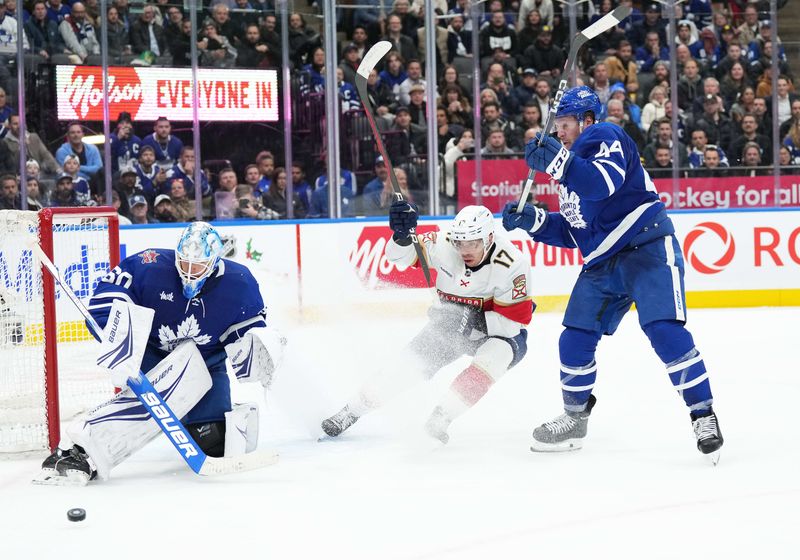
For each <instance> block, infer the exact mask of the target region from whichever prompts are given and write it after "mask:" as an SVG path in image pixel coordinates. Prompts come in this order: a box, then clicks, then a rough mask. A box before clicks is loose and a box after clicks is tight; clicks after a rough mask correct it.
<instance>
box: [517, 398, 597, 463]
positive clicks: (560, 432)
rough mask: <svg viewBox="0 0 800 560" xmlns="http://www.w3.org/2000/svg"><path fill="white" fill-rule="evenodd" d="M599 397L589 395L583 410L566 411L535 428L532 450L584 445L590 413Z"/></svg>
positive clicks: (569, 447)
mask: <svg viewBox="0 0 800 560" xmlns="http://www.w3.org/2000/svg"><path fill="white" fill-rule="evenodd" d="M596 402H597V399H596V398H595V396H594V395H589V401H588V402H587V403H586V409H585V410H583V411H582V412H565V413H564V414H562V415H561V416H558V417H557V418H554V419H553V420H551V421H550V422H545V423H544V424H542V425H541V426H539V427H538V428H536V429H535V430H533V444H532V445H531V451H545V452H548V451H575V450H578V449H580V448H581V447H583V438H585V437H586V432H587V429H588V426H589V415H590V414H591V412H592V408H594V404H595V403H596Z"/></svg>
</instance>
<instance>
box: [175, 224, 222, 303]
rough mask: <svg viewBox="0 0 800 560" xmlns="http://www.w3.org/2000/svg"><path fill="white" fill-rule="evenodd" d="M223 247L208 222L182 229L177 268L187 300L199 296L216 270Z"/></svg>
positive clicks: (176, 252) (176, 255) (177, 253)
mask: <svg viewBox="0 0 800 560" xmlns="http://www.w3.org/2000/svg"><path fill="white" fill-rule="evenodd" d="M222 247H223V243H222V239H221V238H220V236H219V234H218V233H217V230H215V229H214V228H213V227H212V226H211V225H209V224H207V223H205V222H195V223H193V224H191V225H189V226H188V227H187V228H186V229H185V230H183V233H182V234H181V238H180V241H178V247H177V249H176V250H175V268H176V269H177V270H178V275H179V276H180V278H181V282H182V283H183V295H184V296H185V297H186V298H187V299H191V298H193V297H194V296H196V295H197V294H198V292H200V289H201V288H202V287H203V284H205V282H206V280H207V279H208V278H209V277H210V276H211V275H212V274H213V273H214V271H215V270H216V269H217V265H218V264H219V261H220V258H221V255H222Z"/></svg>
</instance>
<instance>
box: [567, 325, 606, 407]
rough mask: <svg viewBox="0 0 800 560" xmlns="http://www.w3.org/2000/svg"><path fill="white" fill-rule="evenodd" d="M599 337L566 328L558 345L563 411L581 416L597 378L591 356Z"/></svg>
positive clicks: (594, 363) (595, 364) (583, 331)
mask: <svg viewBox="0 0 800 560" xmlns="http://www.w3.org/2000/svg"><path fill="white" fill-rule="evenodd" d="M599 341H600V334H599V333H596V332H591V331H585V330H582V329H575V328H572V327H567V328H566V329H564V332H562V333H561V338H560V339H559V341H558V353H559V357H560V359H561V395H562V397H563V399H564V410H567V411H568V412H583V410H585V409H586V403H587V402H588V401H589V395H591V394H592V388H593V387H594V382H595V379H596V378H597V363H596V362H595V361H594V353H595V350H596V349H597V343H598V342H599Z"/></svg>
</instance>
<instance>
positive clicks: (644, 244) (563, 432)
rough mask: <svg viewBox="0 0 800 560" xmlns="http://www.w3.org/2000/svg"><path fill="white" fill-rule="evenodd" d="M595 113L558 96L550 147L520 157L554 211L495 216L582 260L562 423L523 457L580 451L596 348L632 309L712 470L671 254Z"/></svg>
mask: <svg viewBox="0 0 800 560" xmlns="http://www.w3.org/2000/svg"><path fill="white" fill-rule="evenodd" d="M600 108H601V105H600V101H599V99H598V97H597V94H596V93H595V92H594V91H592V90H591V89H589V88H588V87H586V86H580V87H576V88H573V89H570V90H568V91H567V92H565V93H564V95H563V97H562V99H561V103H560V104H559V106H558V111H557V113H556V120H555V125H556V133H557V135H558V140H556V139H555V138H553V137H550V136H548V137H546V138H545V139H544V142H543V144H542V146H539V145H538V142H539V135H537V138H535V139H534V140H532V141H531V142H530V143H529V144H528V145H527V147H526V151H525V158H526V160H527V162H528V165H529V166H530V167H532V168H533V169H535V170H537V171H541V172H545V173H548V174H549V175H551V176H552V177H553V178H554V179H556V180H557V181H559V183H560V185H559V211H558V212H549V213H548V212H546V211H544V210H542V209H540V208H536V207H534V206H532V205H530V204H526V205H525V206H524V207H523V209H522V211H521V212H517V204H516V203H515V202H510V203H508V204H507V205H506V207H505V209H504V211H503V226H504V227H505V228H506V229H507V230H509V231H510V230H513V229H514V228H520V229H523V230H525V231H526V232H527V233H528V235H530V236H531V237H532V238H533V239H535V240H536V241H540V242H542V243H547V244H548V245H555V246H559V247H578V249H580V251H581V254H582V255H583V259H584V266H583V269H582V271H581V273H580V275H579V276H578V279H577V281H576V283H575V286H574V287H573V290H572V294H571V296H570V299H569V304H568V305H567V311H566V313H565V316H564V321H563V324H564V327H565V329H564V331H563V332H562V334H561V338H560V341H559V355H560V359H561V387H562V396H563V400H564V409H565V413H564V414H563V415H561V416H559V417H557V418H556V419H554V420H552V421H550V422H546V423H545V424H543V425H541V426H540V427H538V428H536V429H535V430H534V432H533V445H532V447H531V449H532V450H534V451H567V450H573V449H579V448H580V447H581V446H582V444H583V438H584V437H585V436H586V431H587V430H586V429H587V424H588V418H589V414H590V413H591V411H592V407H593V406H594V404H595V397H594V396H593V395H592V388H593V387H594V383H595V377H596V375H597V364H596V362H595V349H596V347H597V343H598V342H599V340H600V338H601V337H602V336H603V335H604V334H606V335H611V334H614V331H615V330H616V329H617V326H618V325H619V322H620V320H621V319H622V317H623V315H625V313H626V312H627V311H628V310H629V309H630V308H631V305H632V304H633V303H635V304H636V309H637V311H638V314H639V324H640V325H641V328H642V330H643V331H644V332H645V334H646V335H647V337H648V338H649V339H650V344H651V345H652V346H653V349H654V350H655V351H656V354H658V357H659V358H661V360H662V361H663V362H664V364H665V366H666V369H667V374H668V375H669V378H670V381H671V382H672V384H673V386H674V387H675V388H676V389H677V391H678V393H679V394H680V396H681V397H682V398H683V400H684V402H685V403H686V406H687V407H688V408H689V413H690V416H691V419H692V424H693V428H694V432H695V436H696V439H697V447H698V449H699V450H700V451H701V452H703V453H705V454H710V456H711V458H712V461H714V462H715V463H716V461H717V460H718V457H719V449H720V447H721V446H722V442H723V439H722V434H721V433H720V430H719V425H718V423H717V417H716V415H715V414H714V411H713V409H712V406H711V405H712V402H713V399H712V395H711V387H710V385H709V380H708V373H707V372H706V367H705V364H704V363H703V359H702V357H701V355H700V353H699V352H698V350H697V349H696V348H695V345H694V341H693V339H692V335H691V334H690V333H689V331H688V330H687V329H686V327H685V326H684V323H685V322H686V308H685V298H684V285H683V273H684V268H683V267H684V264H683V255H682V253H681V247H680V245H679V244H678V241H677V239H676V238H675V229H674V227H673V225H672V222H671V220H670V218H669V216H667V212H666V210H665V207H664V204H663V203H662V202H661V201H660V200H659V197H658V194H657V192H656V188H655V186H654V185H653V182H652V181H651V180H650V177H649V175H648V174H647V172H646V171H645V170H644V169H643V168H642V165H641V163H640V160H639V153H638V150H637V149H636V145H635V144H634V142H633V141H632V140H631V139H630V137H628V135H627V134H625V132H623V130H622V129H621V128H620V127H618V126H616V125H614V124H611V123H597V122H595V115H596V114H597V113H598V111H600ZM559 140H560V142H559Z"/></svg>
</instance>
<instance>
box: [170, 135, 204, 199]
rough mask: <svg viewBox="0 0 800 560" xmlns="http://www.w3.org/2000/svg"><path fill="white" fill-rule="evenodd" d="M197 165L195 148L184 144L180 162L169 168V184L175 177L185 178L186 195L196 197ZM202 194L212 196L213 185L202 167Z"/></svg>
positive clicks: (191, 197) (202, 195)
mask: <svg viewBox="0 0 800 560" xmlns="http://www.w3.org/2000/svg"><path fill="white" fill-rule="evenodd" d="M195 165H196V162H195V157H194V148H193V147H191V146H184V147H183V149H182V150H181V155H180V157H179V158H178V164H177V165H175V166H173V167H172V169H169V170H167V185H169V184H170V183H171V182H172V181H173V180H174V179H177V178H180V179H183V184H184V186H185V187H186V196H188V197H189V199H194V197H195V194H196V189H195V184H194V168H195ZM167 192H169V191H164V194H166V193H167ZM200 196H201V197H203V198H205V197H207V196H211V185H209V184H208V177H206V174H205V172H204V171H203V170H202V169H200Z"/></svg>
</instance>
